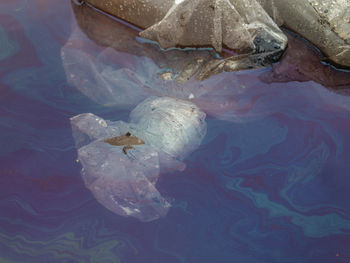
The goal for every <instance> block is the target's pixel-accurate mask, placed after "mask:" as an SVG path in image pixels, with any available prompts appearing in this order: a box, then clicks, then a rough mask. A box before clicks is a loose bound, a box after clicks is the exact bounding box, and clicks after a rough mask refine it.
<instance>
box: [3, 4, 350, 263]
mask: <svg viewBox="0 0 350 263" xmlns="http://www.w3.org/2000/svg"><path fill="white" fill-rule="evenodd" d="M75 17H76V16H74V14H73V12H72V7H71V5H70V1H68V0H64V1H53V0H45V1H44V0H31V1H28V0H22V1H19V0H2V1H1V3H0V175H1V177H0V195H1V199H0V262H54V263H56V262H98V263H100V262H126V263H138V262H140V263H141V262H149V263H151V262H152V263H153V262H154V263H163V262H167V263H171V262H181V263H183V262H190V263H197V262H198V263H211V262H220V263H221V262H222V263H226V262H241V263H262V262H268V263H289V262H293V263H294V262H300V263H303V262H305V263H306V262H307V263H314V262H315V263H316V262H322V263H328V262H329V263H333V262H344V263H345V262H350V202H349V200H350V191H349V189H350V177H349V171H350V164H349V159H350V136H349V134H350V122H349V118H350V97H349V96H348V95H347V94H346V93H347V89H346V88H348V87H350V85H349V83H350V75H349V73H346V72H340V71H335V70H333V69H332V68H331V67H329V66H327V65H322V64H321V63H320V62H319V59H318V54H317V52H315V51H314V50H312V49H311V48H310V47H309V46H308V45H307V44H305V43H304V42H302V41H300V40H298V39H297V38H293V37H291V40H290V41H291V42H290V49H289V51H288V53H287V55H286V56H285V58H284V60H283V61H282V62H281V63H280V64H278V65H275V66H274V68H273V69H265V70H259V71H247V72H239V73H223V74H220V75H217V76H214V77H213V78H211V79H210V80H207V81H205V82H203V83H202V85H201V86H195V84H191V83H190V84H189V85H187V86H186V87H185V88H184V90H181V91H178V90H175V91H174V90H171V89H170V88H169V87H165V88H169V89H168V90H167V89H165V90H166V94H167V95H169V94H170V95H174V94H176V95H179V94H180V95H181V94H187V93H186V92H188V93H194V95H195V99H194V100H193V101H194V102H195V103H196V104H197V105H198V106H199V107H200V108H201V109H202V110H204V111H205V112H206V113H207V125H208V133H207V135H206V137H205V139H204V142H203V143H202V145H201V146H200V147H199V148H198V149H197V150H196V151H195V152H194V153H193V154H191V155H190V156H189V157H187V158H186V159H185V163H186V166H187V168H186V170H185V171H183V172H171V173H168V174H162V175H161V176H160V179H159V181H158V183H157V189H158V190H159V191H160V192H161V194H162V195H163V196H165V197H167V198H168V200H169V201H170V202H171V204H172V208H171V209H170V211H169V213H168V214H167V216H166V217H164V218H162V219H159V220H156V221H153V222H150V223H141V222H139V221H138V220H136V219H133V218H125V217H121V216H118V215H115V214H113V213H112V212H110V211H109V210H107V209H106V208H104V207H103V206H101V205H100V204H99V203H98V202H97V201H96V200H95V199H94V197H93V196H92V194H91V193H90V192H89V191H88V190H87V189H86V188H85V186H84V184H83V181H82V179H81V176H80V170H81V166H80V164H79V163H77V162H76V158H77V153H76V149H75V146H74V141H73V138H72V133H71V127H70V122H69V118H71V117H72V116H75V115H77V114H80V113H85V112H92V113H94V114H96V115H98V116H101V117H103V118H104V119H109V120H125V119H126V118H127V116H128V115H129V113H130V109H132V108H133V107H134V106H132V105H126V106H123V107H119V106H118V105H112V106H108V105H103V104H101V103H98V102H96V101H94V100H93V99H91V97H88V96H86V95H84V94H83V93H82V92H81V91H82V89H81V88H82V87H81V86H74V85H71V84H69V83H68V82H67V75H66V71H65V70H64V67H63V62H62V57H61V51H62V48H63V47H64V46H65V45H66V43H67V41H68V40H69V39H70V37H71V36H72V34H73V32H77V31H76V30H78V31H79V32H80V33H79V34H75V35H74V36H77V37H78V38H79V39H78V42H75V43H74V44H75V45H74V49H72V50H73V51H72V52H73V54H77V53H74V52H77V51H79V50H82V51H84V52H85V53H87V54H89V55H90V56H91V57H92V58H91V59H92V60H93V59H94V54H97V53H99V52H102V51H105V52H106V53H105V54H106V56H104V57H103V61H104V62H106V61H108V63H109V65H116V66H117V65H118V66H119V65H122V66H124V67H128V68H130V69H133V70H134V71H135V72H137V73H138V74H140V75H142V74H144V76H146V77H148V76H152V75H151V74H150V75H147V74H149V70H150V69H148V68H147V67H145V66H144V64H142V63H144V61H145V60H144V59H143V58H144V57H143V56H142V54H140V53H138V52H139V51H138V50H136V47H138V48H139V45H138V44H135V46H130V47H126V50H123V51H120V52H119V53H118V51H113V50H112V49H110V50H105V47H103V46H102V44H101V43H96V41H94V40H93V38H91V36H90V38H89V37H87V36H86V35H85V33H84V32H83V31H80V28H79V27H78V25H77V24H76V23H75V19H76V18H75ZM101 30H102V28H101ZM130 34H134V33H130ZM293 41H295V42H293ZM135 43H136V42H135ZM293 47H294V48H293ZM128 48H129V49H130V50H128ZM127 52H129V53H127ZM140 52H141V53H142V52H143V51H140ZM150 52H151V51H150ZM152 52H153V51H152ZM152 52H151V53H147V52H146V53H147V54H146V55H145V57H147V56H148V55H149V54H151V55H154V54H159V53H152ZM107 55H108V56H107ZM123 58H128V59H132V60H126V59H125V60H123ZM152 59H154V60H156V58H155V57H154V56H153V57H152ZM141 62H142V63H141ZM106 63H107V62H106ZM146 66H147V64H146ZM149 66H150V67H151V64H149ZM145 68H146V69H147V70H148V71H147V70H146V69H145ZM81 74H84V72H81ZM68 78H69V76H68ZM146 80H147V79H146ZM149 81H150V82H151V83H152V82H153V85H154V86H156V89H155V90H151V91H150V93H151V94H152V95H154V94H156V95H157V94H158V95H159V93H162V92H164V91H159V90H160V89H161V88H162V87H161V86H159V87H158V86H157V85H160V84H158V82H156V80H153V79H151V80H149ZM127 91H128V90H127V89H126V92H127ZM196 92H197V93H196ZM145 94H147V92H146V93H145ZM197 95H198V96H197ZM139 96H141V95H140V94H139ZM142 96H143V95H142ZM145 96H147V95H145Z"/></svg>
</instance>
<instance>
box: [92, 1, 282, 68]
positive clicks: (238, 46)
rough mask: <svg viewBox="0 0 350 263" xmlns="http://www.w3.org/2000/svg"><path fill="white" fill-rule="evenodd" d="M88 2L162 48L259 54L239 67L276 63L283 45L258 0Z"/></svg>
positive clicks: (230, 65)
mask: <svg viewBox="0 0 350 263" xmlns="http://www.w3.org/2000/svg"><path fill="white" fill-rule="evenodd" d="M86 2H88V3H89V4H91V5H93V6H95V7H97V8H99V9H101V10H104V11H106V12H108V13H110V14H112V15H114V16H116V17H119V18H121V19H123V20H125V21H127V22H130V23H132V24H134V25H137V26H138V27H140V28H143V29H145V30H144V31H142V32H141V33H140V36H142V37H144V38H147V39H150V40H154V41H157V42H158V43H159V44H160V46H161V47H163V48H170V47H177V46H180V47H213V48H214V49H215V50H216V51H218V52H221V51H222V48H223V47H228V48H229V49H231V50H233V51H235V52H237V53H238V54H254V53H255V54H259V55H260V56H259V58H260V60H259V59H258V58H252V59H249V58H246V57H244V58H242V57H240V58H239V59H240V60H243V61H244V62H243V63H240V65H239V68H240V69H246V68H251V67H257V66H258V65H262V66H265V65H266V64H270V63H271V62H275V61H277V60H278V59H279V57H280V56H281V54H282V53H283V50H284V49H285V48H286V46H287V38H286V36H285V35H284V34H283V33H282V31H281V30H280V29H279V28H278V26H277V25H276V24H275V23H274V21H273V20H272V19H271V18H270V17H269V15H268V14H267V13H266V12H265V11H264V9H263V8H262V7H261V5H260V4H259V3H258V2H257V1H256V0H245V1H234V0H183V1H174V0H164V1H161V2H160V1H157V0H153V1H146V0H132V1H123V0H112V1H110V0H108V1H107V0H102V1H101V0H99V1H96V0H87V1H86ZM140 17H142V18H144V20H142V19H140ZM228 60H230V59H228ZM234 61H235V62H236V61H237V58H234ZM225 62H226V61H224V60H222V61H221V64H225ZM236 64H237V63H235V64H234V65H232V63H227V65H225V67H226V69H227V70H230V68H231V71H232V70H237V66H236ZM218 66H220V65H218ZM222 67H224V65H222Z"/></svg>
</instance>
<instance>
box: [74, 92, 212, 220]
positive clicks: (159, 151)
mask: <svg viewBox="0 0 350 263" xmlns="http://www.w3.org/2000/svg"><path fill="white" fill-rule="evenodd" d="M175 109H176V110H175ZM71 125H72V131H73V137H74V139H75V142H76V147H77V149H78V160H79V161H80V163H81V165H82V167H83V169H82V177H83V180H84V182H85V185H86V187H87V188H88V189H89V190H90V191H91V192H92V193H93V195H94V196H95V198H96V199H97V201H98V202H100V203H101V204H102V205H103V206H105V207H106V208H108V209H109V210H111V211H112V212H114V213H116V214H118V215H122V216H131V217H135V218H138V219H139V220H141V221H152V220H155V219H158V218H160V217H162V216H164V215H166V213H167V211H168V209H169V208H170V204H169V202H168V201H167V200H166V199H165V198H163V197H162V196H161V194H160V193H159V191H158V190H157V189H156V183H157V180H158V177H159V174H160V173H161V172H165V171H168V170H174V169H176V170H180V171H182V170H184V169H185V165H184V164H183V163H182V162H181V161H180V160H183V159H184V158H185V157H186V156H187V155H188V154H189V153H190V152H192V151H194V150H195V149H196V148H198V146H199V145H200V143H201V141H202V139H203V138H204V136H205V134H206V123H205V114H204V113H203V112H202V111H200V110H199V109H198V108H197V107H196V106H195V105H194V104H193V103H191V102H188V101H183V100H177V99H173V98H169V97H163V98H154V97H153V98H149V99H147V100H145V101H144V102H142V103H141V104H139V105H138V106H137V107H136V108H135V110H133V111H132V112H131V114H130V122H129V123H126V122H123V121H117V122H111V121H105V120H103V119H102V118H100V117H98V116H96V115H94V114H91V113H85V114H80V115H78V116H75V117H73V118H71ZM127 133H131V134H133V135H135V136H137V137H138V138H141V139H142V140H143V141H144V144H142V145H130V146H132V147H133V149H128V152H125V153H124V152H123V145H122V146H114V145H110V144H109V143H107V142H105V140H106V139H109V138H112V137H116V136H121V135H124V134H127Z"/></svg>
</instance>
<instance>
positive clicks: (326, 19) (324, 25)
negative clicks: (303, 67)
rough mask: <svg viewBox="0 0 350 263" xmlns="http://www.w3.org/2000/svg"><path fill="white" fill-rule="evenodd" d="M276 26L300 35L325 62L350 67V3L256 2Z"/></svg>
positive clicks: (310, 0) (336, 0)
mask: <svg viewBox="0 0 350 263" xmlns="http://www.w3.org/2000/svg"><path fill="white" fill-rule="evenodd" d="M258 2H260V4H261V5H262V6H263V8H264V9H265V10H266V11H267V12H268V14H269V15H270V16H271V17H272V18H273V19H274V20H275V22H276V23H277V24H278V25H280V26H281V25H283V26H285V27H287V28H290V29H291V30H293V31H294V32H296V33H298V34H300V35H301V36H303V37H304V38H306V39H307V40H309V41H310V42H311V43H313V44H314V45H315V46H317V47H318V48H319V49H320V50H321V51H322V52H323V53H324V54H325V55H326V60H328V61H330V62H333V63H335V64H337V65H339V66H343V67H350V1H348V0H294V1H290V0H258Z"/></svg>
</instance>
